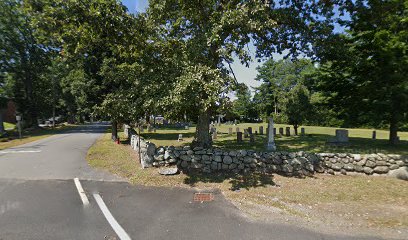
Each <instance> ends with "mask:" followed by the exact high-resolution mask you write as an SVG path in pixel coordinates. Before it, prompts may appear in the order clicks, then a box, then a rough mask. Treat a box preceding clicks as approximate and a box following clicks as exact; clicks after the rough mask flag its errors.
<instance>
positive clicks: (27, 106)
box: [0, 0, 51, 126]
mask: <svg viewBox="0 0 408 240" xmlns="http://www.w3.org/2000/svg"><path fill="white" fill-rule="evenodd" d="M32 22H33V18H32V16H31V15H30V14H29V12H27V11H26V8H25V3H24V2H23V1H19V0H4V1H0V49H1V50H0V72H1V73H2V75H6V77H7V82H6V84H7V85H8V87H9V88H10V89H12V91H11V92H10V96H9V97H10V98H12V99H13V100H14V101H15V102H16V104H17V110H18V111H19V112H20V113H22V114H23V118H24V122H25V124H26V125H28V126H37V118H38V115H39V113H41V111H43V110H44V109H43V108H41V106H43V104H45V103H44V98H43V95H42V93H43V92H44V90H45V89H44V88H47V84H45V83H44V81H43V80H44V79H41V74H42V73H43V72H44V70H46V67H47V64H48V63H49V56H50V55H51V52H50V51H48V49H47V46H44V45H43V44H41V43H40V42H39V40H38V39H37V38H36V36H35V34H34V29H33V28H32V26H31V24H32Z"/></svg>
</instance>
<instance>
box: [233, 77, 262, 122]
mask: <svg viewBox="0 0 408 240" xmlns="http://www.w3.org/2000/svg"><path fill="white" fill-rule="evenodd" d="M235 92H236V97H237V99H236V100H235V101H234V102H233V110H234V112H235V114H236V115H238V116H239V117H241V118H243V120H250V119H253V118H256V117H257V116H256V114H254V112H255V106H254V103H253V102H252V96H251V91H250V90H249V88H248V86H246V85H245V84H243V83H241V84H239V87H238V89H237V90H236V91H235Z"/></svg>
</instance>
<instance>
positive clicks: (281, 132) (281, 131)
mask: <svg viewBox="0 0 408 240" xmlns="http://www.w3.org/2000/svg"><path fill="white" fill-rule="evenodd" d="M279 134H280V135H281V136H283V127H281V128H279Z"/></svg>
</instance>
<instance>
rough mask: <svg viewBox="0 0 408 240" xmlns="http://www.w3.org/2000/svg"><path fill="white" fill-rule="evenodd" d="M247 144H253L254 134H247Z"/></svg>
mask: <svg viewBox="0 0 408 240" xmlns="http://www.w3.org/2000/svg"><path fill="white" fill-rule="evenodd" d="M249 142H250V143H254V142H255V135H254V134H249Z"/></svg>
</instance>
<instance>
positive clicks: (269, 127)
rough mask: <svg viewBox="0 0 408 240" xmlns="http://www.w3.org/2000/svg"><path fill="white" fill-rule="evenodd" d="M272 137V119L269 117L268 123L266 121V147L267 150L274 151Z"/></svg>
mask: <svg viewBox="0 0 408 240" xmlns="http://www.w3.org/2000/svg"><path fill="white" fill-rule="evenodd" d="M274 137H275V136H274V134H273V119H272V118H269V123H268V143H267V144H266V149H267V150H268V151H276V146H275V139H274Z"/></svg>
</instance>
